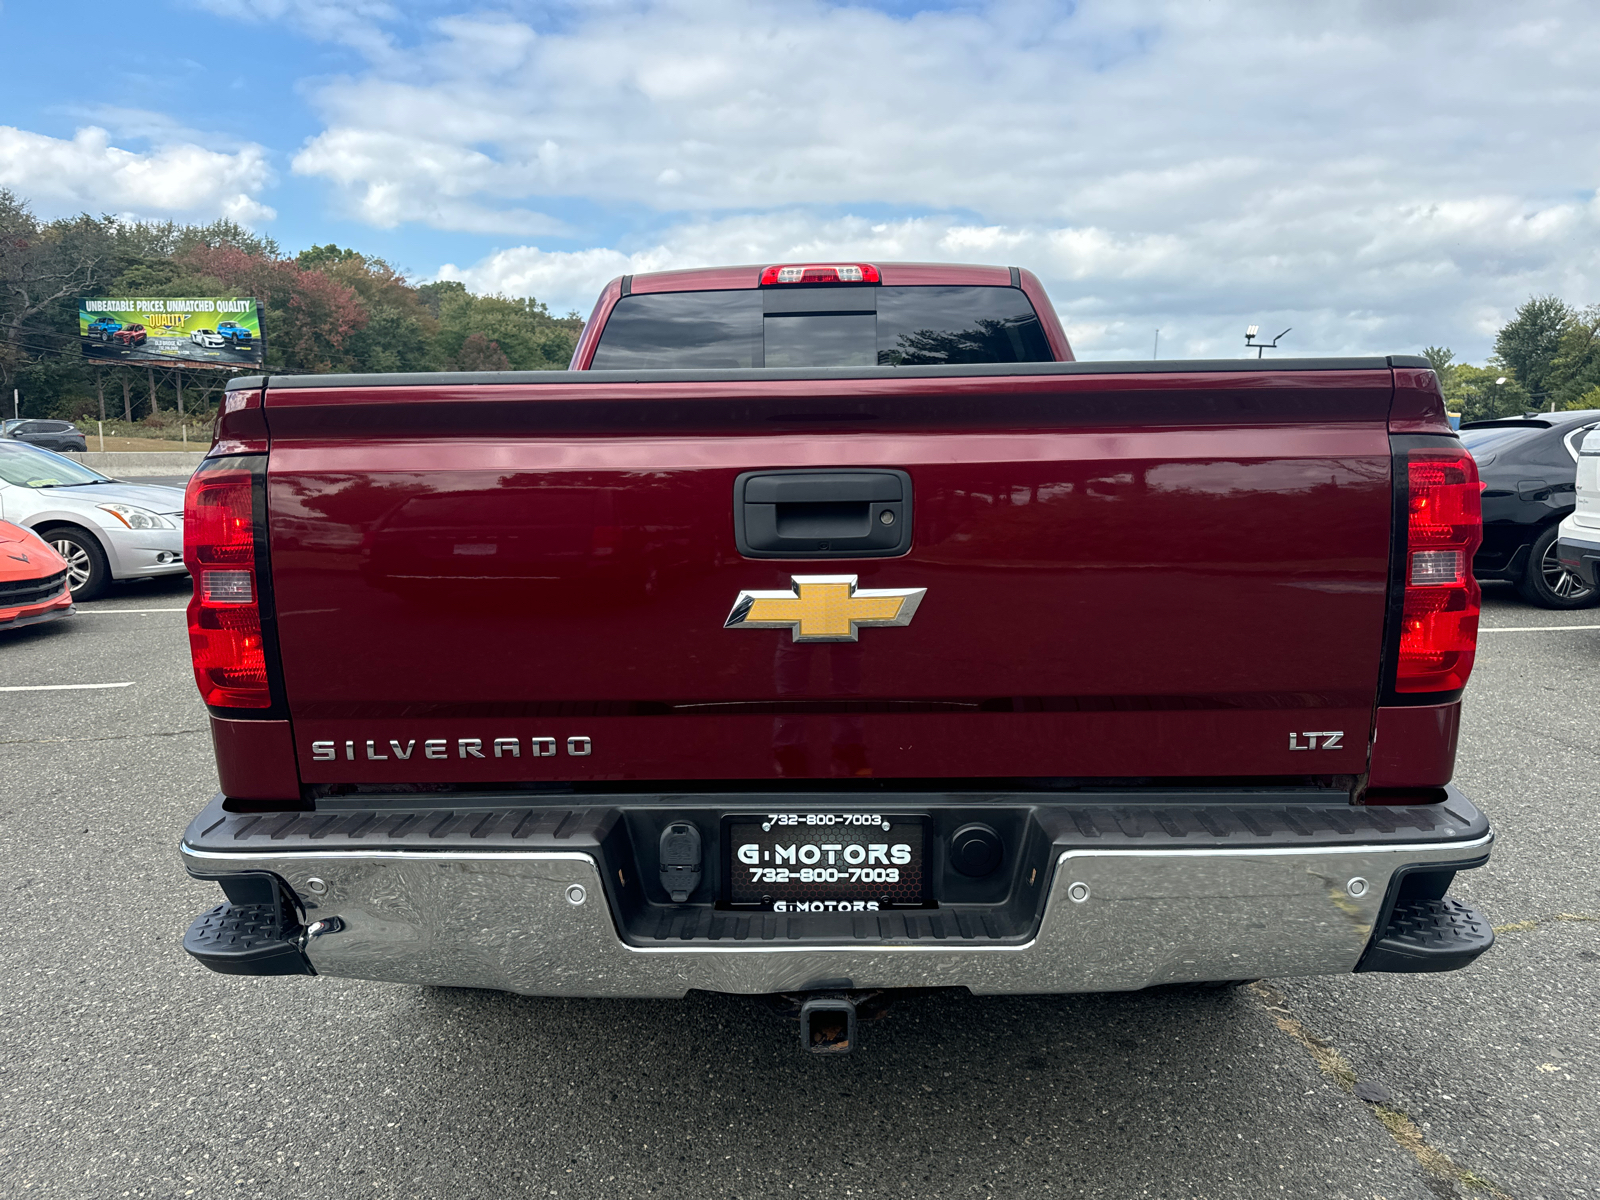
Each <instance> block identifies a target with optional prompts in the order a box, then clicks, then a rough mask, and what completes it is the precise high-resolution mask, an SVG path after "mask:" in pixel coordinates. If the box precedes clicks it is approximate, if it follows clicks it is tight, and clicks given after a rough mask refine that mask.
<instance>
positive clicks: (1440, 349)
mask: <svg viewBox="0 0 1600 1200" xmlns="http://www.w3.org/2000/svg"><path fill="white" fill-rule="evenodd" d="M1422 357H1423V358H1425V359H1427V360H1428V363H1429V365H1430V366H1432V367H1433V373H1434V374H1435V375H1437V376H1438V377H1439V386H1440V387H1443V386H1444V385H1445V383H1446V382H1447V381H1448V380H1449V379H1450V373H1451V371H1452V369H1453V366H1452V364H1454V362H1455V361H1456V353H1455V351H1454V350H1451V349H1450V348H1449V347H1448V346H1428V347H1426V348H1425V349H1424V350H1423V351H1422Z"/></svg>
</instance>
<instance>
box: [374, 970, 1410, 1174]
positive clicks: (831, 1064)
mask: <svg viewBox="0 0 1600 1200" xmlns="http://www.w3.org/2000/svg"><path fill="white" fill-rule="evenodd" d="M394 1018H395V1026H394V1031H395V1033H396V1034H397V1035H399V1034H400V1033H401V1031H405V1036H406V1038H407V1040H408V1041H409V1042H410V1044H411V1046H412V1047H413V1051H414V1053H415V1055H416V1056H418V1059H421V1060H423V1061H417V1060H414V1065H416V1066H422V1065H424V1062H425V1061H426V1060H427V1059H428V1058H432V1057H434V1056H437V1060H438V1061H439V1063H440V1064H441V1066H445V1065H446V1064H448V1065H447V1069H445V1071H444V1073H443V1075H441V1076H438V1077H437V1078H439V1084H438V1085H437V1086H439V1087H441V1088H444V1089H446V1090H447V1092H448V1105H447V1107H446V1108H445V1109H444V1110H443V1111H431V1112H430V1111H427V1110H429V1109H430V1108H431V1107H432V1106H433V1105H434V1104H436V1103H438V1102H439V1101H440V1100H442V1099H443V1098H444V1097H443V1096H439V1097H433V1096H428V1095H421V1094H413V1095H410V1096H407V1097H406V1098H405V1100H404V1103H405V1106H406V1107H407V1108H414V1110H415V1111H414V1112H413V1113H411V1114H410V1119H411V1120H417V1119H422V1120H425V1121H426V1122H427V1123H428V1125H429V1126H430V1127H431V1130H432V1133H433V1134H435V1135H439V1136H443V1137H444V1138H445V1139H446V1140H449V1139H451V1138H454V1137H461V1138H465V1139H467V1140H468V1141H469V1142H471V1141H472V1140H474V1139H475V1138H476V1137H477V1136H479V1135H480V1134H481V1132H482V1131H483V1130H485V1129H487V1128H493V1129H495V1130H496V1131H497V1133H496V1142H497V1148H496V1150H495V1155H496V1157H497V1158H499V1159H500V1160H501V1162H502V1163H507V1162H508V1160H519V1162H520V1167H521V1170H522V1172H523V1174H522V1176H521V1177H522V1178H524V1179H525V1180H535V1179H537V1180H543V1181H546V1182H554V1181H558V1180H561V1179H565V1180H567V1181H571V1182H574V1183H579V1182H580V1181H584V1180H587V1181H588V1183H589V1185H590V1186H594V1185H596V1184H599V1183H606V1182H608V1181H609V1183H610V1184H611V1185H614V1186H615V1187H616V1188H617V1189H618V1193H617V1194H643V1193H644V1192H646V1191H647V1190H653V1191H660V1192H665V1193H666V1194H680V1193H682V1194H699V1195H707V1194H712V1193H713V1192H715V1193H717V1194H724V1193H725V1194H730V1195H741V1196H743V1195H765V1194H778V1193H783V1194H787V1195H793V1194H799V1193H811V1194H835V1195H843V1194H844V1191H845V1188H846V1187H848V1188H849V1189H850V1190H851V1191H852V1192H853V1194H856V1195H860V1194H863V1193H864V1192H866V1193H876V1192H883V1193H892V1194H900V1195H929V1194H954V1193H957V1192H961V1193H966V1192H969V1191H973V1190H975V1189H976V1190H977V1192H978V1194H988V1193H990V1192H991V1191H994V1190H1000V1191H1002V1192H1005V1193H1010V1194H1032V1193H1035V1192H1045V1191H1051V1190H1057V1191H1063V1190H1064V1191H1067V1192H1069V1193H1071V1192H1075V1191H1078V1190H1087V1191H1093V1190H1094V1189H1095V1188H1097V1187H1107V1188H1109V1189H1112V1191H1113V1192H1114V1193H1115V1194H1143V1193H1140V1192H1138V1191H1137V1190H1136V1189H1135V1190H1134V1191H1132V1192H1129V1191H1128V1189H1130V1188H1132V1187H1133V1185H1135V1184H1139V1183H1144V1184H1149V1185H1152V1186H1154V1187H1155V1188H1156V1189H1157V1190H1156V1191H1155V1192H1153V1193H1151V1194H1160V1195H1167V1194H1183V1195H1187V1194H1191V1192H1190V1188H1191V1187H1192V1188H1193V1189H1194V1194H1210V1195H1222V1194H1239V1188H1240V1184H1241V1181H1242V1180H1243V1179H1247V1178H1249V1177H1250V1175H1251V1174H1252V1172H1254V1171H1256V1170H1257V1168H1258V1167H1259V1166H1260V1164H1261V1163H1262V1161H1263V1159H1262V1155H1263V1153H1265V1155H1266V1159H1265V1161H1267V1162H1270V1163H1271V1164H1272V1166H1271V1170H1272V1172H1273V1174H1272V1175H1271V1180H1272V1182H1273V1183H1275V1184H1285V1185H1287V1184H1291V1183H1294V1182H1295V1181H1296V1180H1297V1178H1298V1181H1299V1182H1300V1183H1301V1184H1302V1185H1303V1186H1304V1187H1305V1188H1306V1189H1307V1190H1306V1191H1305V1192H1304V1193H1303V1194H1321V1193H1320V1191H1319V1188H1320V1187H1321V1186H1322V1185H1324V1184H1325V1182H1326V1180H1325V1178H1324V1177H1323V1176H1320V1175H1318V1174H1317V1173H1316V1171H1315V1170H1314V1169H1313V1167H1314V1165H1315V1164H1316V1160H1317V1156H1316V1155H1315V1154H1311V1155H1309V1156H1306V1157H1305V1162H1304V1163H1303V1166H1304V1168H1305V1169H1306V1171H1307V1172H1308V1173H1306V1174H1304V1175H1303V1176H1297V1174H1296V1172H1295V1171H1293V1170H1288V1168H1287V1167H1286V1166H1285V1165H1284V1164H1283V1163H1281V1162H1280V1161H1279V1160H1280V1159H1281V1157H1282V1156H1281V1155H1280V1154H1279V1153H1278V1152H1277V1151H1275V1150H1272V1151H1266V1152H1263V1150H1262V1145H1261V1143H1260V1141H1259V1140H1257V1138H1256V1137H1255V1135H1254V1134H1253V1133H1248V1132H1247V1133H1245V1134H1244V1135H1241V1133H1240V1132H1239V1131H1240V1130H1245V1131H1248V1130H1249V1129H1250V1125H1251V1124H1253V1123H1258V1122H1270V1123H1271V1124H1273V1125H1277V1124H1278V1123H1279V1121H1283V1122H1286V1123H1288V1127H1291V1128H1296V1129H1301V1130H1305V1129H1308V1128H1319V1127H1323V1126H1326V1125H1327V1124H1328V1123H1329V1118H1328V1114H1327V1112H1326V1110H1325V1109H1323V1110H1321V1111H1317V1110H1316V1109H1315V1107H1314V1106H1315V1103H1316V1102H1315V1101H1314V1100H1313V1099H1312V1098H1311V1097H1310V1096H1309V1095H1308V1094H1307V1093H1308V1089H1311V1088H1313V1085H1314V1083H1316V1082H1318V1080H1317V1076H1316V1073H1315V1070H1314V1069H1312V1068H1311V1066H1310V1064H1309V1062H1308V1061H1306V1060H1305V1059H1304V1058H1303V1057H1300V1058H1296V1057H1295V1056H1294V1055H1293V1054H1292V1053H1290V1052H1289V1050H1288V1048H1287V1045H1286V1044H1281V1045H1280V1044H1279V1043H1278V1041H1277V1040H1276V1039H1274V1038H1273V1037H1272V1036H1271V1035H1269V1034H1268V1033H1267V1032H1266V1031H1267V1030H1268V1028H1269V1025H1268V1023H1267V1021H1266V1018H1265V1015H1264V1014H1262V1013H1261V1012H1260V1011H1259V1010H1258V1009H1257V1008H1255V1006H1254V1005H1253V1004H1251V1002H1250V1001H1249V999H1248V997H1247V996H1246V995H1243V994H1240V993H1238V992H1235V991H1209V990H1202V989H1190V988H1167V989H1152V990H1150V991H1146V992H1139V993H1130V994H1115V995H1095V996H1061V997H1037V996H1030V997H974V996H970V995H966V994H964V993H959V992H947V993H937V994H925V995H920V996H916V997H913V998H910V999H906V1000H903V1001H900V1002H898V1003H896V1004H895V1005H894V1007H893V1008H892V1009H891V1010H890V1011H889V1013H888V1014H887V1016H885V1017H884V1018H883V1019H881V1020H879V1021H875V1022H872V1023H871V1024H867V1025H864V1026H863V1027H862V1034H861V1038H860V1042H861V1049H860V1050H859V1051H858V1052H857V1053H855V1054H852V1055H849V1056H844V1057H832V1058H824V1057H818V1056H813V1055H807V1054H804V1053H802V1052H801V1051H800V1049H799V1048H798V1046H799V1034H798V1025H797V1023H796V1022H795V1021H793V1020H790V1019H786V1018H784V1017H783V1016H781V1015H779V1014H778V1013H777V1012H775V1011H773V1009H772V1008H771V1007H770V1006H768V1005H767V1004H765V1003H763V1002H762V1001H761V1000H759V999H757V998H751V997H738V996H726V995H715V994H708V993H691V994H690V996H689V997H688V998H686V999H685V1000H682V1001H595V1000H554V999H536V998H529V997H516V996H507V995H500V994H496V993H485V992H472V991H465V990H455V989H426V990H422V991H419V992H417V993H415V994H414V999H411V1000H409V1001H408V1002H405V1003H402V1004H401V1005H399V1006H397V1009H396V1011H395V1012H394ZM423 1031H427V1032H425V1033H424V1032H423ZM1263 1047H1266V1049H1263ZM1264 1057H1266V1058H1270V1059H1272V1060H1274V1061H1272V1062H1271V1063H1270V1064H1267V1066H1268V1069H1265V1070H1263V1065H1264V1064H1263V1061H1262V1060H1263V1058H1264ZM1286 1066H1287V1067H1291V1068H1293V1069H1289V1070H1281V1069H1279V1070H1275V1069H1272V1068H1274V1067H1286ZM426 1078H429V1079H433V1078H436V1076H434V1075H433V1074H432V1073H429V1074H428V1075H427V1076H426ZM1308 1078H1309V1082H1308ZM430 1086H431V1085H430ZM1298 1109H1306V1110H1310V1111H1305V1112H1297V1111H1295V1110H1298ZM424 1114H425V1115H424ZM1242 1117H1243V1118H1244V1121H1243V1123H1242V1122H1241V1118H1242ZM441 1123H443V1124H444V1125H446V1126H448V1129H443V1128H441ZM1262 1136H1267V1135H1266V1134H1265V1133H1263V1134H1262ZM1331 1140H1333V1139H1332V1138H1331V1137H1330V1141H1331ZM1269 1144H1270V1140H1269ZM1330 1152H1334V1153H1337V1151H1332V1148H1331V1147H1330ZM1252 1156H1253V1157H1252ZM1245 1160H1248V1161H1245ZM553 1164H559V1169H557V1168H556V1166H555V1165H553ZM1286 1170H1288V1173H1287V1174H1285V1173H1284V1172H1285V1171H1286ZM1174 1178H1181V1179H1184V1180H1187V1181H1189V1183H1188V1184H1187V1185H1186V1186H1185V1187H1183V1188H1172V1189H1170V1190H1169V1189H1168V1187H1167V1183H1168V1182H1169V1181H1171V1180H1173V1179H1174ZM1263 1178H1265V1177H1263ZM1319 1181H1320V1182H1319ZM791 1187H792V1188H793V1191H791V1190H790V1189H791ZM1246 1190H1248V1188H1246ZM1392 1194H1393V1193H1391V1195H1392Z"/></svg>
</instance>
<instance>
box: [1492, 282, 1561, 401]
mask: <svg viewBox="0 0 1600 1200" xmlns="http://www.w3.org/2000/svg"><path fill="white" fill-rule="evenodd" d="M1573 316H1574V314H1573V311H1572V310H1571V309H1570V308H1568V307H1567V305H1566V302H1565V301H1563V300H1561V299H1560V298H1559V297H1557V296H1532V297H1529V299H1528V301H1527V303H1525V304H1524V305H1522V307H1521V308H1519V309H1517V314H1516V316H1514V317H1512V318H1511V320H1510V321H1508V322H1507V323H1506V324H1505V325H1504V326H1503V327H1502V328H1501V330H1500V332H1499V333H1498V334H1497V335H1496V336H1495V339H1494V352H1495V357H1496V358H1498V359H1499V360H1500V361H1501V362H1503V363H1504V364H1505V365H1506V366H1507V367H1508V368H1510V371H1511V375H1512V377H1513V378H1515V379H1516V381H1517V382H1518V383H1520V384H1521V385H1522V387H1523V389H1524V390H1525V391H1527V393H1528V395H1529V396H1531V397H1532V398H1533V399H1534V400H1535V401H1538V402H1539V407H1540V408H1543V407H1545V404H1544V402H1545V401H1546V400H1547V399H1548V393H1549V391H1550V386H1551V383H1552V381H1553V380H1552V376H1553V375H1554V373H1555V366H1556V358H1557V356H1558V355H1559V354H1560V353H1561V344H1562V341H1563V339H1564V338H1565V336H1566V333H1567V329H1568V326H1569V325H1570V324H1571V323H1572V320H1573Z"/></svg>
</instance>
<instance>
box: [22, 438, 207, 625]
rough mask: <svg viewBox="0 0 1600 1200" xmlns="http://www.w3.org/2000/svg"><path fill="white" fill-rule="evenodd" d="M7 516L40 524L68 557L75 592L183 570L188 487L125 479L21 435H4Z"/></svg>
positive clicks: (82, 594)
mask: <svg viewBox="0 0 1600 1200" xmlns="http://www.w3.org/2000/svg"><path fill="white" fill-rule="evenodd" d="M0 518H3V519H5V520H7V521H11V522H13V523H14V524H17V525H23V526H26V527H27V528H29V529H32V530H33V531H34V532H35V533H37V534H38V535H39V536H40V537H42V538H43V539H44V540H45V541H46V542H48V543H50V545H51V547H52V548H53V549H54V550H55V552H56V553H57V554H59V555H61V557H62V558H64V559H66V560H67V584H68V586H69V587H70V588H71V589H72V596H73V599H74V600H89V599H92V598H94V597H95V596H98V595H99V594H100V593H101V592H103V591H105V589H106V587H107V586H108V585H109V584H110V582H111V581H112V580H113V579H142V578H145V577H147V576H152V575H181V574H182V573H183V572H184V570H185V568H184V565H183V490H182V489H181V488H175V487H166V486H164V485H157V484H137V483H124V482H122V481H121V480H117V479H108V478H107V477H106V476H104V475H102V474H100V472H98V471H91V470H90V469H89V468H88V467H84V466H80V465H79V464H78V463H75V462H73V461H72V460H71V459H69V458H64V457H63V456H61V455H59V454H52V453H51V452H50V451H48V450H41V449H39V448H38V447H36V446H29V445H25V444H23V443H21V442H10V441H4V442H0Z"/></svg>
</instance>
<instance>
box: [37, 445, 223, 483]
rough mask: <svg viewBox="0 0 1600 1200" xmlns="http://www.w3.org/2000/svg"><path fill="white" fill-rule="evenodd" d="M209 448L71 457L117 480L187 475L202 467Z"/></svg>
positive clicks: (96, 452) (105, 452) (97, 452)
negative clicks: (150, 476)
mask: <svg viewBox="0 0 1600 1200" xmlns="http://www.w3.org/2000/svg"><path fill="white" fill-rule="evenodd" d="M205 452H206V448H200V449H195V450H89V451H87V452H85V453H81V454H78V453H68V454H67V457H68V458H70V459H72V460H73V461H74V462H80V463H82V464H83V465H84V466H86V467H89V468H91V469H93V470H96V471H99V472H101V473H102V474H105V475H110V476H113V477H115V478H117V479H131V478H134V477H136V476H139V475H187V474H189V473H190V472H191V471H193V470H194V469H195V468H196V467H197V466H199V465H200V460H201V459H202V458H204V457H205Z"/></svg>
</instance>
